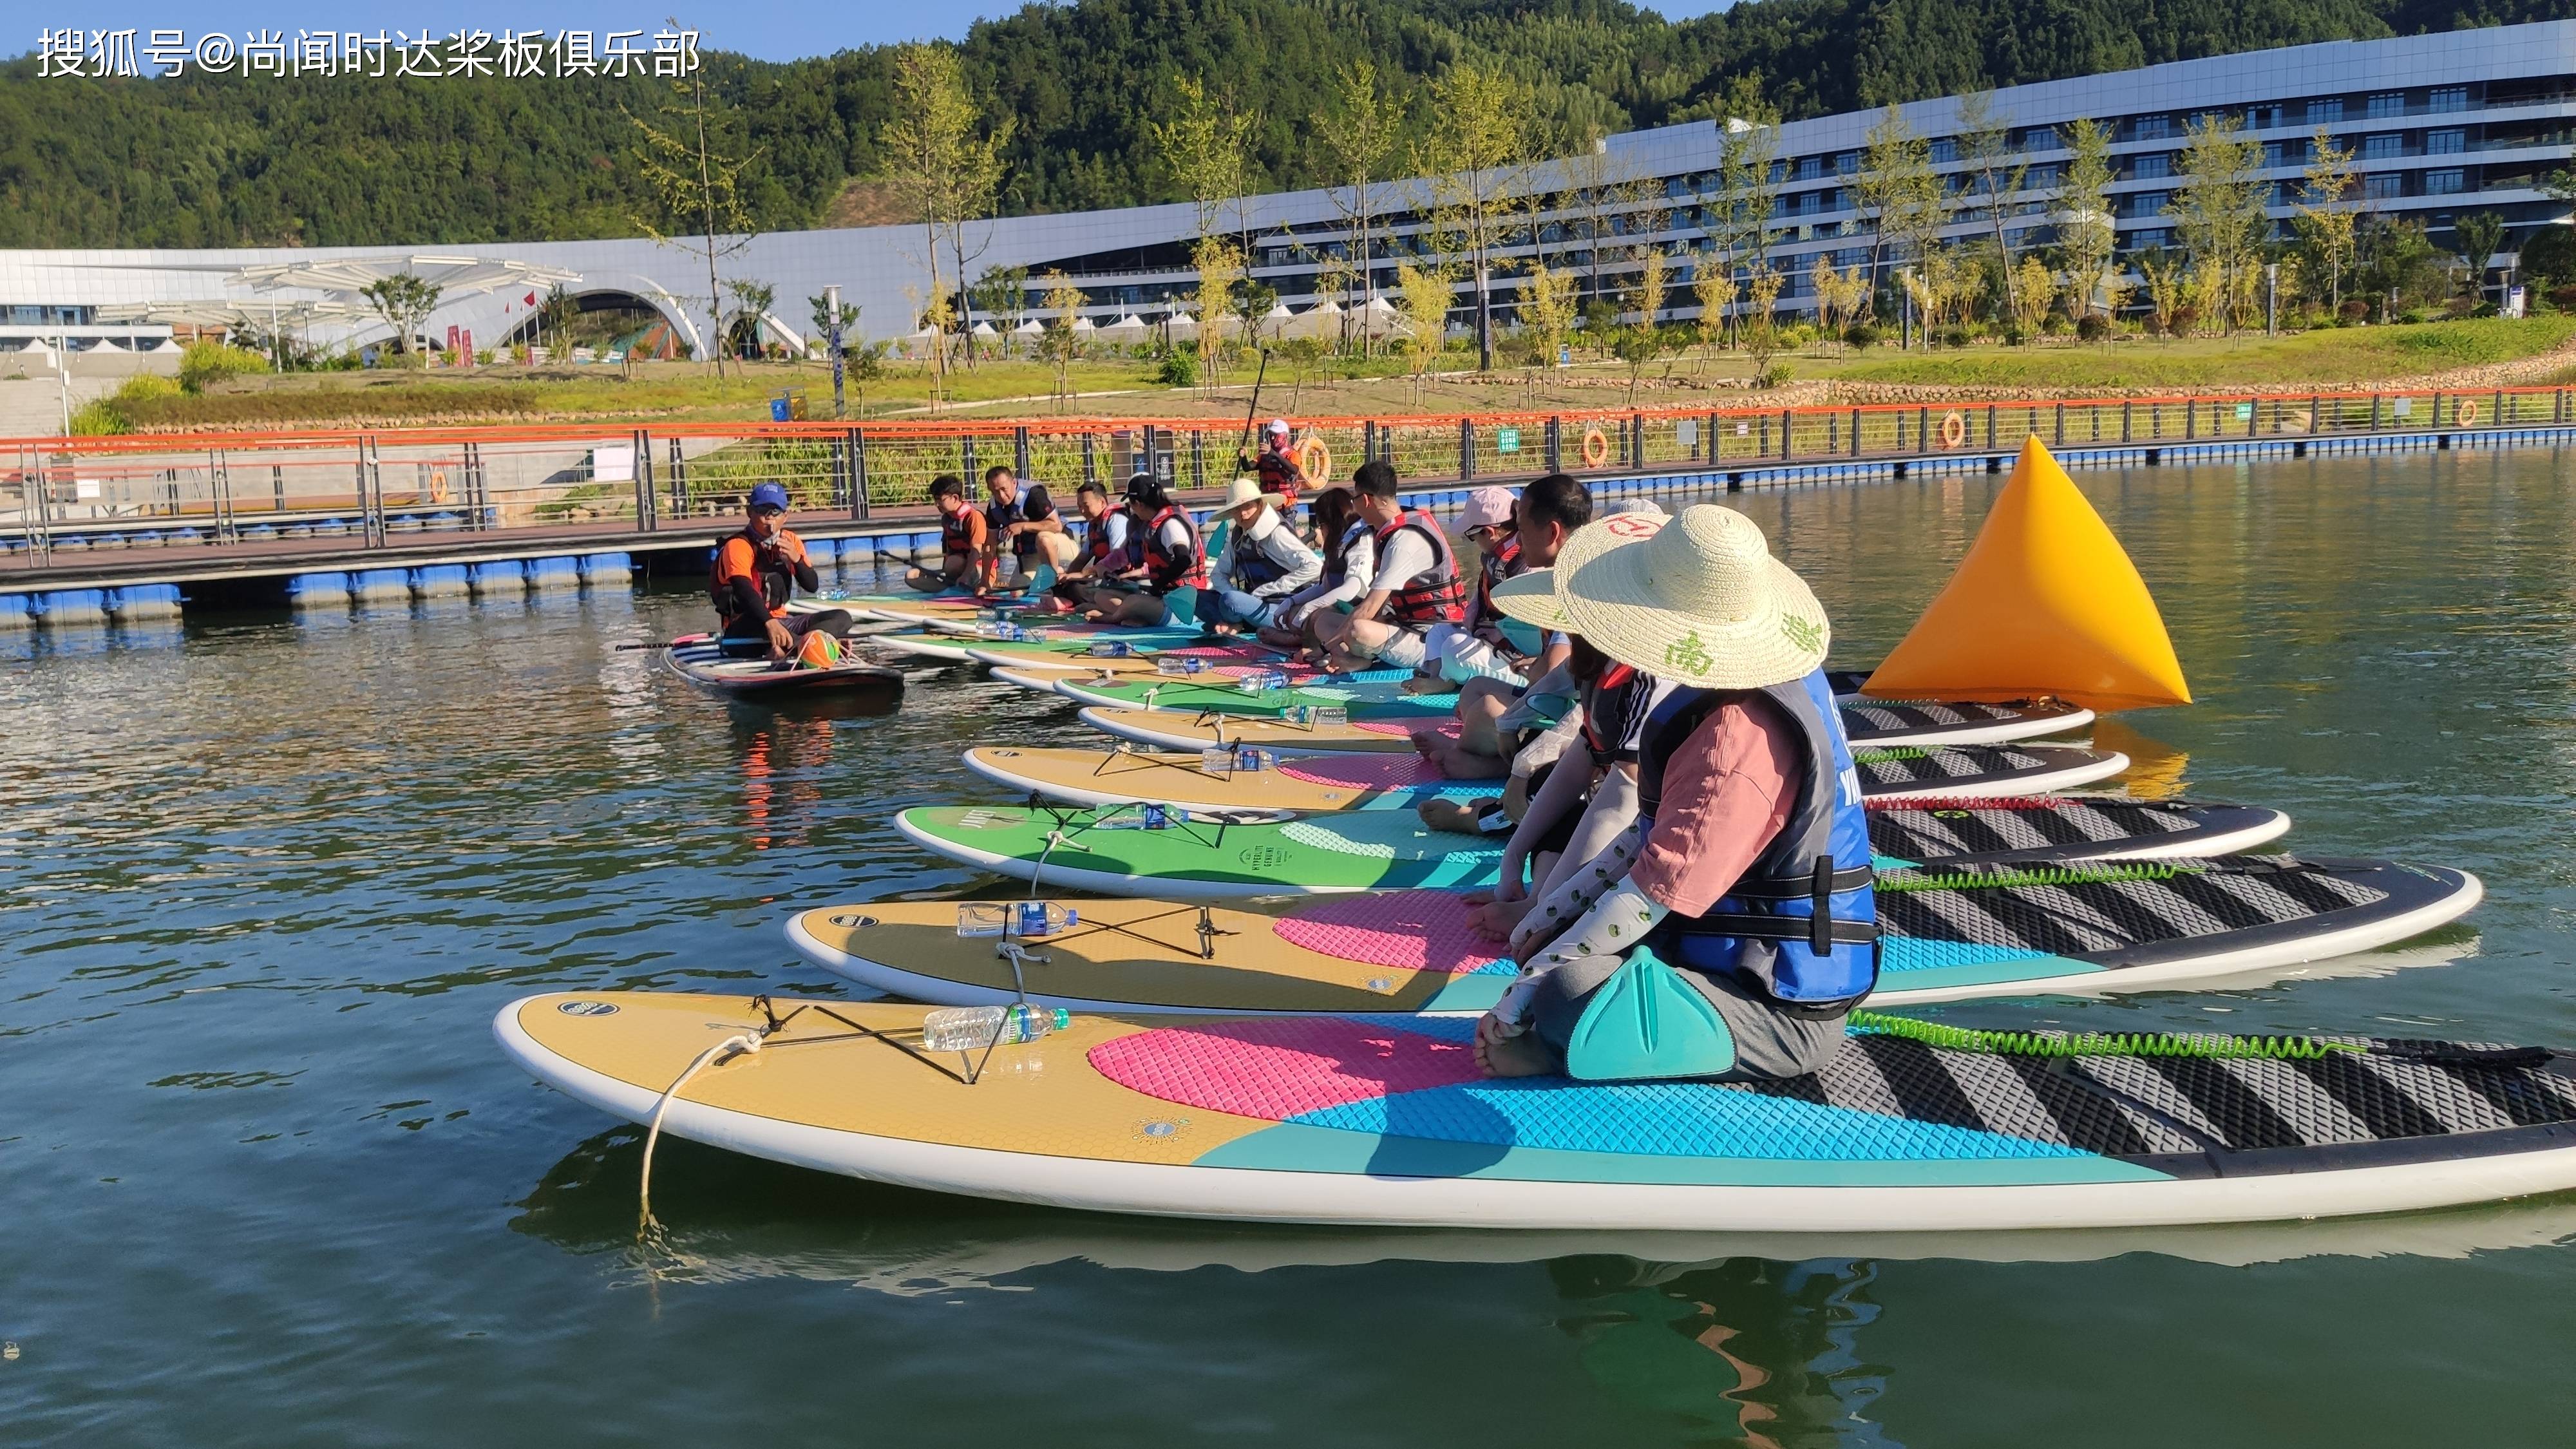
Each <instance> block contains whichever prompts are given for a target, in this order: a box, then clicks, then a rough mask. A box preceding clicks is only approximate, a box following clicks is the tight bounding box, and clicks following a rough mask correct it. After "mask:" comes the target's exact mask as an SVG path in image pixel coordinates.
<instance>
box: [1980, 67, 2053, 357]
mask: <svg viewBox="0 0 2576 1449" xmlns="http://www.w3.org/2000/svg"><path fill="white" fill-rule="evenodd" d="M1959 159H1960V160H1961V161H1963V162H1965V163H1967V165H1966V168H1965V169H1964V170H1963V171H1962V172H1961V173H1960V174H1961V175H1962V176H1963V177H1965V178H1966V180H1967V183H1968V191H1969V193H1970V194H1971V195H1973V196H1975V197H1976V198H1977V200H1976V202H1975V205H1974V208H1973V210H1974V212H1975V213H1976V215H1978V216H1981V217H1982V218H1983V219H1984V220H1985V222H1986V225H1987V229H1988V231H1989V233H1990V234H1991V236H1992V237H1993V240H1994V248H1995V256H1996V258H1997V260H1998V262H1999V263H2000V265H1999V266H1998V267H1997V271H1999V272H2000V273H2001V274H2002V276H2003V296H2004V307H2005V309H2006V310H2007V311H2009V312H2011V313H2012V314H2013V315H2014V316H2016V317H2018V316H2020V315H2021V311H2022V305H2021V292H2020V280H2019V278H2018V277H2017V276H2016V274H2015V273H2014V270H2013V254H2012V232H2011V230H2010V229H2009V228H2008V227H2007V226H2006V223H2007V222H2008V221H2010V220H2011V218H2012V215H2013V207H2014V205H2015V200H2014V199H2015V198H2016V197H2018V196H2020V195H2021V192H2022V188H2023V187H2024V186H2025V185H2027V184H2028V182H2029V180H2030V163H2029V162H2028V161H2027V160H2024V159H2023V157H2022V153H2021V151H2020V149H2019V148H2017V147H2015V146H2014V145H2013V143H2012V118H2011V117H2010V116H2008V115H2005V114H2003V113H2001V112H1999V111H1997V110H1996V109H1995V93H1994V92H1992V91H1970V92H1969V93H1968V94H1966V95H1964V96H1961V97H1960V98H1959ZM2041 305H2042V306H2043V307H2045V306H2046V302H2045V300H2043V301H2042V303H2041Z"/></svg>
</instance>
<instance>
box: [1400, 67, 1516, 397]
mask: <svg viewBox="0 0 2576 1449" xmlns="http://www.w3.org/2000/svg"><path fill="white" fill-rule="evenodd" d="M1431 110H1432V131H1431V136H1430V138H1429V140H1428V142H1427V143H1426V144H1425V146H1424V148H1423V152H1422V159H1423V162H1424V164H1423V167H1422V170H1423V171H1424V173H1425V174H1427V175H1428V176H1430V177H1431V194H1432V204H1433V210H1434V214H1435V223H1434V224H1435V227H1436V229H1437V231H1438V232H1439V234H1440V236H1441V237H1442V239H1443V241H1444V242H1445V243H1448V244H1449V245H1450V246H1452V247H1453V248H1454V250H1455V251H1457V252H1458V253H1461V254H1462V255H1463V257H1464V260H1465V261H1466V264H1467V266H1468V269H1469V271H1470V274H1471V279H1472V280H1473V281H1474V283H1475V287H1476V366H1477V368H1478V369H1479V370H1481V371H1491V370H1492V369H1493V366H1494V305H1493V266H1494V259H1495V256H1496V255H1497V254H1498V253H1499V252H1500V251H1501V250H1502V249H1503V247H1504V246H1506V245H1507V244H1508V243H1509V241H1510V239H1511V236H1512V234H1513V232H1514V230H1515V229H1516V223H1517V222H1518V219H1519V218H1518V216H1517V213H1516V212H1515V209H1514V207H1513V204H1512V203H1513V197H1514V193H1515V192H1516V191H1517V190H1518V188H1519V187H1520V185H1521V177H1522V169H1523V167H1524V165H1525V163H1526V162H1527V160H1528V156H1529V143H1530V129H1529V98H1528V95H1527V93H1526V90H1525V89H1524V88H1523V87H1522V85H1521V84H1520V83H1519V82H1518V81H1516V80H1514V79H1513V78H1512V77H1510V76H1509V75H1506V74H1504V73H1503V72H1502V71H1501V70H1499V69H1497V68H1494V67H1492V66H1487V65H1479V64H1475V63H1473V62H1469V61H1459V62H1457V63H1456V64H1454V65H1452V66H1450V67H1449V69H1448V70H1446V71H1444V72H1442V73H1441V76H1440V79H1439V80H1437V81H1435V82H1433V83H1432V88H1431Z"/></svg>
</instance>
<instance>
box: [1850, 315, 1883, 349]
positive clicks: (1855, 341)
mask: <svg viewBox="0 0 2576 1449" xmlns="http://www.w3.org/2000/svg"><path fill="white" fill-rule="evenodd" d="M1843 344H1844V345H1845V346H1847V347H1849V348H1851V349H1852V350H1854V351H1856V352H1862V351H1867V350H1868V349H1870V348H1872V347H1876V346H1877V345H1878V329H1877V328H1875V327H1872V326H1871V325H1869V324H1868V323H1866V322H1854V323H1853V324H1852V325H1850V326H1849V327H1846V328H1844V329H1843Z"/></svg>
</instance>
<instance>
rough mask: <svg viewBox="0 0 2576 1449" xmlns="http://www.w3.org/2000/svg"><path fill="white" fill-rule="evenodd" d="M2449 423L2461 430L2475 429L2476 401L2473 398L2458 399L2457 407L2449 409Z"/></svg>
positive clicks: (2476, 420)
mask: <svg viewBox="0 0 2576 1449" xmlns="http://www.w3.org/2000/svg"><path fill="white" fill-rule="evenodd" d="M2451 421H2452V423H2453V424H2455V425H2457V426H2459V427H2463V428H2474V427H2476V426H2477V425H2478V400H2477V399H2476V398H2473V397H2464V398H2462V399H2460V401H2459V403H2458V405H2456V406H2454V407H2453V408H2452V409H2451Z"/></svg>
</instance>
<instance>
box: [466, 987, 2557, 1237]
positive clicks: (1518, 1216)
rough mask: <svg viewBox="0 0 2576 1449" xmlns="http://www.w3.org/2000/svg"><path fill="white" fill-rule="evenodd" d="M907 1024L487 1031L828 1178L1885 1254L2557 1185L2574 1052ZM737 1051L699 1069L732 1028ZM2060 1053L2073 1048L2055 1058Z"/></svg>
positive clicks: (1893, 1032) (826, 1020)
mask: <svg viewBox="0 0 2576 1449" xmlns="http://www.w3.org/2000/svg"><path fill="white" fill-rule="evenodd" d="M922 1015H923V1008H920V1007H917V1006H899V1005H890V1004H880V1003H867V1004H851V1003H846V1002H797V1001H792V1000H773V999H770V998H765V997H753V998H745V997H726V996H700V995H682V994H678V993H658V992H622V991H572V992H552V993H547V994H544V995H538V996H529V997H524V998H521V999H520V1000H517V1001H514V1002H512V1003H510V1004H509V1005H508V1006H506V1007H504V1008H502V1010H501V1012H500V1013H499V1015H498V1016H497V1017H496V1018H495V1020H494V1022H493V1032H494V1035H495V1036H496V1037H497V1038H498V1040H499V1042H500V1045H501V1048H502V1050H503V1051H504V1052H506V1053H507V1054H508V1055H509V1057H510V1059H511V1060H512V1061H513V1062H515V1063H516V1064H518V1065H519V1066H520V1067H521V1068H523V1069H525V1070H526V1071H528V1072H529V1073H531V1074H533V1075H534V1076H536V1077H537V1078H538V1079H539V1080H541V1081H544V1082H546V1083H548V1084H550V1085H552V1086H554V1087H556V1088H557V1089H559V1090H561V1091H563V1092H565V1093H567V1094H568V1095H570V1096H572V1097H574V1098H575V1099H576V1100H579V1101H582V1102H586V1103H588V1104H589V1105H591V1106H593V1107H595V1108H598V1109H599V1110H601V1111H603V1112H606V1113H608V1114H609V1115H611V1116H613V1117H618V1118H622V1119H624V1120H627V1121H632V1122H644V1121H648V1120H650V1119H651V1118H652V1117H653V1116H654V1113H655V1111H656V1109H657V1107H661V1106H662V1105H663V1103H662V1099H663V1097H664V1095H665V1093H666V1092H669V1094H670V1098H669V1101H668V1104H667V1108H665V1109H664V1113H663V1116H662V1119H661V1121H662V1130H663V1131H665V1132H667V1133H669V1134H671V1135H673V1136H677V1137H685V1138H688V1139H690V1140H693V1141H697V1142H701V1143H705V1144H707V1145H710V1146H715V1147H722V1148H725V1149H727V1150H730V1151H736V1152H742V1153H746V1154H749V1155H752V1156H756V1157H763V1158H768V1159H771V1160H773V1161H778V1162H785V1163H792V1164H797V1165H801V1166H806V1167H812V1168H817V1169H820V1170H823V1171H827V1172H838V1173H844V1174H847V1175H850V1176H855V1177H861V1178H869V1179H874V1180H877V1181H883V1182H889V1183H896V1184H900V1185H902V1186H905V1187H912V1188H922V1189H927V1190H931V1191H937V1192H950V1193H959V1194H964V1195H968V1196H975V1197H989V1198H999V1199H1004V1200H1008V1201H1014V1202H1029V1203H1038V1204H1043V1205H1046V1206H1051V1207H1060V1208H1074V1209H1083V1210H1091V1211H1102V1212H1119V1213H1144V1214H1153V1215H1157V1216H1177V1217H1201V1218H1246V1219H1263V1220H1269V1221H1278V1222H1315V1223H1347V1224H1359V1225H1377V1226H1387V1227H1473V1228H1507V1229H1539V1230H1550V1229H1555V1230H1562V1229H1573V1228H1580V1229H1584V1230H1587V1231H1604V1232H1606V1231H1678V1232H1708V1231H1713V1230H1719V1229H1724V1230H1728V1231H1733V1232H1748V1233H1759V1232H1790V1231H1795V1232H1802V1233H1817V1232H1881V1231H1888V1230H1895V1229H1903V1230H1907V1231H1913V1232H1925V1231H1977V1230H2014V1229H2030V1228H2079V1227H2110V1228H2121V1227H2149V1226H2163V1225H2171V1224H2182V1223H2218V1222H2252V1221H2264V1220H2271V1219H2287V1218H2307V1217H2331V1216H2338V1215H2347V1214H2362V1213H2385V1212H2397V1211H2405V1210H2410V1209H2419V1208H2431V1207H2440V1206H2448V1205H2455V1204H2464V1203H2472V1202H2484V1201H2489V1200H2492V1199H2498V1198H2506V1197H2517V1196H2523V1195H2527V1194H2532V1193H2545V1192H2555V1191H2560V1190H2564V1189H2567V1188H2570V1187H2576V1062H2571V1059H2570V1058H2569V1057H2567V1056H2565V1055H2562V1054H2559V1053H2556V1052H2551V1051H2547V1050H2528V1051H2518V1050H2513V1049H2507V1048H2484V1047H2474V1046H2453V1045H2450V1044H2447V1043H2430V1042H2381V1041H2373V1040H2369V1039H2366V1038H2334V1039H2322V1038H2286V1039H2283V1038H2275V1039H2270V1040H2269V1041H2248V1040H2242V1039H2234V1038H2211V1037H2196V1038H2179V1039H2177V1038H2151V1039H2146V1040H2130V1041H2110V1042H2100V1043H2090V1044H2088V1043H2075V1042H2070V1041H2068V1040H2066V1039H2064V1038H2058V1037H2048V1036H2034V1037H2029V1038H2008V1037H2002V1036H1995V1037H1961V1038H1950V1037H1947V1036H1944V1037H1943V1038H1942V1039H1941V1040H1939V1041H1928V1040H1923V1039H1920V1038H1921V1036H1922V1035H1924V1034H1926V1033H1924V1032H1923V1028H1922V1027H1921V1026H1920V1025H1919V1024H1911V1023H1904V1022H1903V1021H1902V1019H1894V1020H1891V1021H1890V1022H1889V1023H1888V1024H1887V1025H1884V1026H1882V1027H1879V1028H1877V1029H1864V1030H1856V1031H1854V1032H1853V1033H1852V1034H1851V1035H1850V1036H1849V1037H1848V1039H1847V1040H1846V1041H1845V1042H1844V1044H1843V1046H1842V1049H1841V1051H1840V1052H1839V1053H1838V1054H1837V1055H1836V1056H1835V1057H1834V1058H1833V1060H1832V1061H1831V1062H1829V1063H1828V1064H1827V1066H1826V1067H1825V1069H1824V1070H1823V1071H1821V1072H1819V1073H1817V1074H1815V1075H1814V1076H1810V1077H1802V1078H1798V1079H1795V1080H1793V1081H1788V1082H1779V1083H1763V1084H1751V1085H1721V1084H1716V1083H1707V1082H1662V1083H1653V1084H1595V1083H1581V1084H1578V1083H1573V1082H1568V1081H1565V1080H1563V1079H1561V1078H1523V1079H1519V1080H1515V1081H1490V1080H1487V1079H1485V1078H1483V1077H1481V1076H1480V1075H1479V1074H1478V1072H1477V1069H1476V1066H1475V1062H1474V1053H1473V1050H1472V1048H1471V1045H1470V1042H1469V1036H1470V1033H1471V1032H1472V1029H1473V1028H1472V1026H1471V1025H1470V1024H1469V1023H1467V1022H1463V1021H1452V1022H1442V1021H1428V1020H1424V1021H1413V1022H1407V1023H1402V1024H1393V1023H1387V1022H1383V1021H1361V1020H1354V1019H1350V1018H1346V1017H1307V1018H1285V1019H1283V1018H1256V1019H1249V1020H1245V1019H1233V1020H1229V1019H1225V1018H1222V1017H1182V1018H1173V1017H1164V1018H1157V1019H1131V1018H1125V1017H1119V1016H1093V1015H1083V1016H1078V1017H1076V1018H1074V1020H1073V1021H1072V1023H1071V1024H1070V1025H1069V1026H1068V1027H1066V1028H1065V1029H1064V1030H1062V1031H1059V1032H1056V1033H1054V1034H1052V1035H1050V1036H1047V1037H1043V1038H1041V1039H1039V1040H1037V1041H1034V1042H1028V1043H1023V1044H1020V1045H1015V1046H1009V1047H1001V1048H997V1049H995V1050H994V1051H993V1052H992V1053H991V1054H990V1056H989V1057H988V1058H987V1059H986V1060H984V1061H983V1062H982V1063H981V1065H980V1070H977V1069H976V1067H975V1064H974V1063H973V1062H972V1060H971V1059H968V1058H961V1057H957V1056H953V1055H950V1054H946V1053H942V1054H939V1055H937V1056H931V1055H928V1054H916V1052H915V1051H912V1050H908V1049H907V1048H910V1047H912V1046H914V1045H916V1044H917V1043H918V1041H919V1033H920V1028H921V1019H922ZM736 1037H739V1038H742V1039H744V1040H746V1041H753V1042H756V1043H757V1047H758V1049H757V1050H755V1051H749V1052H731V1053H724V1054H721V1055H719V1056H716V1057H712V1058H710V1063H711V1064H710V1065H707V1066H705V1067H704V1068H703V1069H701V1070H699V1071H698V1072H697V1073H696V1074H695V1075H694V1076H692V1077H691V1078H690V1079H689V1080H688V1082H687V1083H686V1084H685V1087H684V1088H683V1089H682V1090H679V1091H677V1092H670V1089H671V1088H672V1086H673V1084H674V1083H675V1082H677V1081H678V1080H679V1079H680V1077H681V1076H682V1074H683V1073H684V1072H685V1071H687V1070H688V1068H689V1067H690V1065H691V1063H692V1062H693V1061H695V1060H697V1059H698V1058H699V1057H700V1056H701V1055H704V1054H706V1053H708V1051H709V1049H710V1048H717V1047H719V1046H720V1044H722V1043H724V1042H726V1041H727V1040H728V1039H730V1038H736ZM2078 1053H2082V1054H2078Z"/></svg>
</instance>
